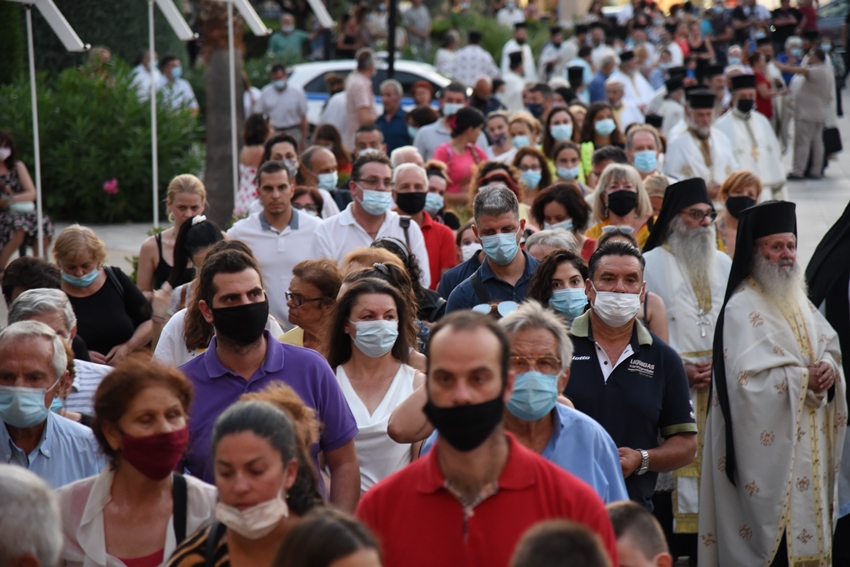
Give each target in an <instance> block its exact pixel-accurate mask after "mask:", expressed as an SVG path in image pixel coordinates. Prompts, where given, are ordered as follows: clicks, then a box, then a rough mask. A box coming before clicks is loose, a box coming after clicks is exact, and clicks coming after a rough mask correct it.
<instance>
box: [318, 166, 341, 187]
mask: <svg viewBox="0 0 850 567" xmlns="http://www.w3.org/2000/svg"><path fill="white" fill-rule="evenodd" d="M316 177H317V178H318V179H319V180H318V181H317V182H316V185H318V187H319V189H324V190H325V191H333V190H334V189H336V184H337V183H339V174H338V173H337V172H336V171H332V172H330V173H320V174H319V175H317V176H316Z"/></svg>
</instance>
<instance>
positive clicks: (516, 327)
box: [499, 299, 573, 374]
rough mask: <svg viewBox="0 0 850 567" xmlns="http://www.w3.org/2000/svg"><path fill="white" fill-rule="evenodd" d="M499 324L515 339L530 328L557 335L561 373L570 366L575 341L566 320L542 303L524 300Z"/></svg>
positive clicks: (510, 338) (510, 337)
mask: <svg viewBox="0 0 850 567" xmlns="http://www.w3.org/2000/svg"><path fill="white" fill-rule="evenodd" d="M499 326H500V327H502V329H503V330H504V331H505V334H507V335H508V339H509V340H511V341H513V339H514V337H515V336H516V334H517V333H519V332H520V331H525V330H527V329H528V330H530V329H544V330H546V331H549V332H550V333H552V334H553V335H555V340H556V341H557V342H558V358H560V359H561V373H562V374H563V372H564V371H565V370H566V369H567V368H569V367H570V362H572V359H573V342H572V341H571V340H570V336H569V335H568V334H567V327H566V325H564V321H563V320H562V319H560V318H559V317H558V316H557V315H555V313H553V312H552V311H550V310H548V309H545V308H544V307H543V306H542V305H540V303H538V302H536V301H534V300H533V299H529V300H528V301H526V302H524V303H523V304H522V305H520V306H519V308H518V309H517V310H516V311H514V312H513V313H509V314H507V315H505V316H504V317H502V318H501V319H500V320H499Z"/></svg>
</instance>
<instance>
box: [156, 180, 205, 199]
mask: <svg viewBox="0 0 850 567" xmlns="http://www.w3.org/2000/svg"><path fill="white" fill-rule="evenodd" d="M179 193H191V194H193V195H198V196H200V197H201V201H203V202H204V203H206V202H207V190H206V188H205V187H204V183H203V181H201V180H200V179H198V178H197V177H195V176H194V175H192V174H191V173H184V174H182V175H178V176H177V177H175V178H174V179H172V180H171V183H169V184H168V192H167V193H166V199H168V201H169V202H173V201H174V197H176V196H177V195H178V194H179Z"/></svg>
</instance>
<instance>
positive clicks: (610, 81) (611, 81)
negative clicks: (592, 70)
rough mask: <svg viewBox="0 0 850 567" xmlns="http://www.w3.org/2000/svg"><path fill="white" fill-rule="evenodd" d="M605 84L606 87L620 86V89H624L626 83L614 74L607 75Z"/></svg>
mask: <svg viewBox="0 0 850 567" xmlns="http://www.w3.org/2000/svg"><path fill="white" fill-rule="evenodd" d="M605 86H606V87H620V89H622V90H625V89H626V83H624V82H623V80H622V79H620V78H619V77H614V76H611V77H608V78H607V79H606V80H605Z"/></svg>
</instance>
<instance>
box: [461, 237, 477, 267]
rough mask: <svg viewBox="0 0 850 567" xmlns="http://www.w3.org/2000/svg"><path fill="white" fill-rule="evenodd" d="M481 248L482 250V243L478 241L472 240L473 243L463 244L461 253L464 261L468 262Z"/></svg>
mask: <svg viewBox="0 0 850 567" xmlns="http://www.w3.org/2000/svg"><path fill="white" fill-rule="evenodd" d="M479 250H481V245H480V244H478V243H477V242H472V243H471V244H464V245H463V246H461V247H460V253H461V256H462V257H463V261H464V262H466V261H467V260H469V259H470V258H472V257H473V256H475V255H476V254H478V251H479Z"/></svg>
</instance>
